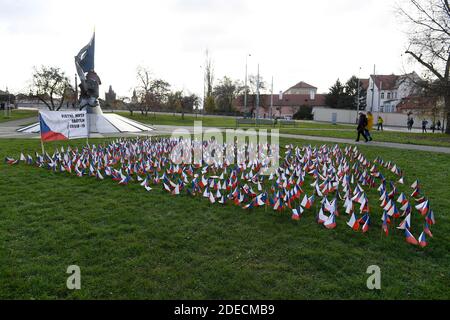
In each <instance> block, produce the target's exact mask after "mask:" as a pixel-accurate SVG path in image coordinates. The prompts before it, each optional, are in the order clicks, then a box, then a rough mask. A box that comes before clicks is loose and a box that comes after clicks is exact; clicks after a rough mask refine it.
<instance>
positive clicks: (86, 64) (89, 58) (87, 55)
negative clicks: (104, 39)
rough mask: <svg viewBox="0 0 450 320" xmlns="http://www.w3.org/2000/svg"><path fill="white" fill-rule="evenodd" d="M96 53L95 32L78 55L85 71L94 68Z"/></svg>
mask: <svg viewBox="0 0 450 320" xmlns="http://www.w3.org/2000/svg"><path fill="white" fill-rule="evenodd" d="M94 54H95V32H94V34H93V36H92V39H91V41H89V43H88V44H87V45H86V46H85V47H84V48H83V49H81V50H80V53H78V55H77V57H78V58H79V59H80V63H79V65H80V67H81V69H83V71H84V72H89V71H91V70H94Z"/></svg>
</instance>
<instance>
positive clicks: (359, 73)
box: [356, 67, 361, 123]
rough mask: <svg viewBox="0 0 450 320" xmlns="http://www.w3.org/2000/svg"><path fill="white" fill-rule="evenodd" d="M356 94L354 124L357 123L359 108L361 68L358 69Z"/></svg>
mask: <svg viewBox="0 0 450 320" xmlns="http://www.w3.org/2000/svg"><path fill="white" fill-rule="evenodd" d="M357 91H358V92H357V93H356V99H357V103H356V122H357V123H358V114H359V108H360V106H361V67H359V72H358V90H357Z"/></svg>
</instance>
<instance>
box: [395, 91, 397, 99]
mask: <svg viewBox="0 0 450 320" xmlns="http://www.w3.org/2000/svg"><path fill="white" fill-rule="evenodd" d="M394 99H397V91H396V92H394Z"/></svg>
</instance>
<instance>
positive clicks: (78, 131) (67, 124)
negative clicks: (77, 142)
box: [39, 110, 88, 141]
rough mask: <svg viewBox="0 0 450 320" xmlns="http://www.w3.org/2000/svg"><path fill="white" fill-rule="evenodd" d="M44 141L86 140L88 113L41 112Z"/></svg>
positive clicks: (40, 122)
mask: <svg viewBox="0 0 450 320" xmlns="http://www.w3.org/2000/svg"><path fill="white" fill-rule="evenodd" d="M39 124H40V129H41V139H42V141H57V140H69V139H79V138H86V137H87V136H88V125H87V114H86V111H48V110H46V111H39Z"/></svg>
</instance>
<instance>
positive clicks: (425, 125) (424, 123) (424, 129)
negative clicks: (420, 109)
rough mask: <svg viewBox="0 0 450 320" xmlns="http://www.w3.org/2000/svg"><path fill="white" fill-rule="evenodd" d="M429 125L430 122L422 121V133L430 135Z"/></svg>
mask: <svg viewBox="0 0 450 320" xmlns="http://www.w3.org/2000/svg"><path fill="white" fill-rule="evenodd" d="M427 125H428V121H427V120H425V119H424V120H422V133H428V132H427Z"/></svg>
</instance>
